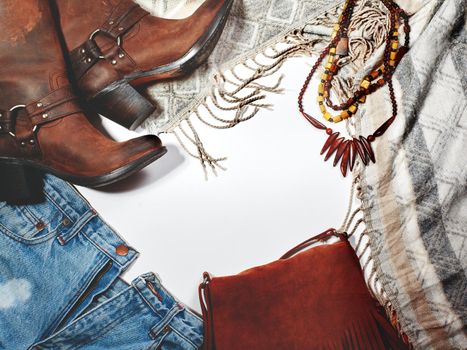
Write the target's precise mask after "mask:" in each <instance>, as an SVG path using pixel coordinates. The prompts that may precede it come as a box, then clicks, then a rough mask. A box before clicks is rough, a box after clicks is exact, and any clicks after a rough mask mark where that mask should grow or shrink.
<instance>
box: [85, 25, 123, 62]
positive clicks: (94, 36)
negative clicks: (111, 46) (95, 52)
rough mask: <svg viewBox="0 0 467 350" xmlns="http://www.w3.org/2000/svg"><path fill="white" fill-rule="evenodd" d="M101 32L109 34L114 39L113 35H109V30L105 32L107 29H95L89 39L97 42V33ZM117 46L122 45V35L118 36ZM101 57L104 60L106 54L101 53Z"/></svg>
mask: <svg viewBox="0 0 467 350" xmlns="http://www.w3.org/2000/svg"><path fill="white" fill-rule="evenodd" d="M99 33H102V34H104V35H106V36H108V37H109V38H112V39H113V37H112V36H111V35H109V34H108V33H107V32H105V31H103V30H102V29H96V30H95V31H93V32H92V33H91V35H90V36H89V40H91V41H94V42H95V40H94V39H95V38H96V36H97V34H99ZM117 46H118V47H121V46H122V38H121V37H120V36H119V37H117ZM99 59H101V60H103V59H105V56H102V55H100V56H99Z"/></svg>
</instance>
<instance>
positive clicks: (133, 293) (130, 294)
mask: <svg viewBox="0 0 467 350" xmlns="http://www.w3.org/2000/svg"><path fill="white" fill-rule="evenodd" d="M109 294H110V296H109ZM202 333H203V323H202V320H201V319H200V318H199V317H198V316H196V315H195V314H193V313H192V312H191V311H189V310H188V309H186V308H185V307H184V306H183V305H182V304H181V303H180V302H178V301H177V300H176V299H175V298H174V297H173V296H172V295H171V294H170V293H169V292H167V290H166V289H165V288H164V287H163V286H162V285H161V283H160V281H159V279H158V278H157V277H156V276H155V275H154V274H152V273H149V274H146V275H143V276H141V277H139V278H137V279H135V280H134V281H133V283H132V284H131V286H128V285H126V284H125V282H123V281H119V283H116V284H114V285H113V286H112V287H111V288H109V289H108V291H107V292H106V293H105V295H104V296H101V297H100V300H99V301H98V304H97V306H95V307H92V308H91V309H90V310H89V311H87V312H86V313H84V314H83V315H82V316H80V317H78V318H77V319H76V320H75V321H73V322H72V323H71V324H69V325H68V326H67V327H65V328H64V329H62V330H61V331H59V332H58V333H56V334H55V335H53V336H51V337H50V338H49V339H46V340H44V341H42V342H40V343H38V344H35V345H34V346H33V347H31V349H32V350H42V349H60V350H67V349H70V350H71V349H77V348H79V349H88V350H101V349H122V350H124V349H128V350H135V349H154V350H156V349H158V350H159V349H160V350H172V349H186V350H196V349H199V348H200V347H201V346H202V343H203V338H202Z"/></svg>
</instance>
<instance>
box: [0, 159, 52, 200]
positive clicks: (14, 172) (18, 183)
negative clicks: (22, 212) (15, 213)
mask: <svg viewBox="0 0 467 350" xmlns="http://www.w3.org/2000/svg"><path fill="white" fill-rule="evenodd" d="M43 187H44V181H43V174H42V173H41V172H40V171H38V170H36V169H32V168H26V167H24V166H22V165H17V164H0V201H2V202H8V203H10V204H26V203H28V204H31V203H37V202H41V201H42V198H43Z"/></svg>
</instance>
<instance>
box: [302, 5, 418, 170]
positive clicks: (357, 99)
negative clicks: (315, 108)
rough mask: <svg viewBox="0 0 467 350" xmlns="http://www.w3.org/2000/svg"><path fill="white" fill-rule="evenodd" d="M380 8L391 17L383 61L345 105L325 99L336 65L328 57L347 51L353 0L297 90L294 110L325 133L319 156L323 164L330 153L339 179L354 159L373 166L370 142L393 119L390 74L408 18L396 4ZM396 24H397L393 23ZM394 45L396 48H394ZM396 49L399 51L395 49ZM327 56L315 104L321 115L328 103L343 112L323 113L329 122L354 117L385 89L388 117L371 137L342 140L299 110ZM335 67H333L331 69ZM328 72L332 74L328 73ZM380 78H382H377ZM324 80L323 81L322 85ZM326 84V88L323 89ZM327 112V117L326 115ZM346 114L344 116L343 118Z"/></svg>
mask: <svg viewBox="0 0 467 350" xmlns="http://www.w3.org/2000/svg"><path fill="white" fill-rule="evenodd" d="M381 1H382V2H383V3H384V5H385V6H386V7H387V8H388V9H389V11H390V14H391V30H390V33H389V34H388V37H387V38H386V49H385V53H384V62H383V64H382V65H381V66H380V67H379V68H378V69H376V70H373V71H372V72H371V73H370V74H369V75H368V76H367V77H365V78H364V79H363V81H362V83H361V84H360V89H359V90H358V91H357V92H356V93H355V96H354V97H352V98H351V99H349V100H348V101H347V102H346V103H344V104H342V105H340V106H334V105H332V103H331V102H330V100H329V101H326V99H329V90H327V88H329V89H330V84H331V81H332V78H333V76H334V75H335V74H337V71H338V69H337V65H336V64H335V62H334V61H333V60H331V58H333V56H335V55H336V54H337V53H340V54H343V53H345V51H346V50H348V38H347V30H348V27H349V25H350V19H351V17H352V14H353V9H354V6H355V3H356V0H348V1H347V3H346V4H345V5H344V9H343V13H342V15H341V17H340V19H339V21H340V24H338V25H337V26H336V27H335V33H334V34H333V37H332V39H331V43H330V44H329V45H328V46H327V47H326V48H325V49H324V51H323V52H322V53H321V54H320V56H319V58H318V60H317V61H316V63H315V64H314V66H313V67H312V69H311V71H310V73H309V74H308V76H307V78H306V79H305V83H304V84H303V87H302V89H301V91H300V94H299V97H298V107H299V111H300V113H301V114H302V115H303V116H304V117H305V118H306V119H307V120H308V121H309V122H310V123H311V124H312V125H313V126H314V127H315V128H317V129H319V130H323V131H325V132H326V133H327V135H328V139H327V141H326V143H325V144H324V146H323V148H322V150H321V155H323V154H324V153H326V156H325V158H324V160H325V161H327V160H328V159H329V158H330V157H331V156H332V155H333V154H334V153H335V157H334V166H336V165H337V164H338V163H339V162H340V163H341V164H340V168H341V172H342V175H343V176H346V175H347V171H348V169H350V171H352V170H353V168H354V165H355V162H356V160H357V156H359V157H360V159H361V160H362V162H363V164H364V165H365V166H366V165H368V164H369V163H370V161H371V162H373V163H375V162H376V159H375V153H374V151H373V148H372V145H371V143H372V142H374V141H375V140H376V138H377V137H380V136H382V135H383V134H384V133H385V132H386V130H387V129H388V128H389V127H390V126H391V124H392V123H393V122H394V120H395V119H396V116H397V101H396V96H395V93H394V87H393V83H392V75H393V73H394V71H395V69H396V67H397V65H398V63H399V62H400V60H401V59H402V57H403V56H404V55H405V53H406V52H407V51H408V47H409V43H410V26H409V23H408V20H409V17H408V15H407V14H406V13H405V12H404V11H403V10H402V9H400V8H399V7H398V6H397V5H396V4H394V3H392V1H390V0H381ZM399 18H402V19H403V21H404V32H405V43H404V45H403V46H402V47H400V48H399V32H398V21H399ZM396 23H397V24H396ZM396 43H397V45H396ZM398 48H399V49H398ZM327 56H329V58H330V60H329V61H328V64H327V65H326V71H325V74H326V76H325V75H323V76H322V77H321V83H320V85H319V86H318V94H319V96H318V103H319V106H320V109H321V111H322V112H323V109H325V107H324V101H326V102H327V103H328V104H331V108H333V106H334V107H336V110H345V109H347V110H346V111H344V112H343V113H341V114H340V115H339V116H338V117H332V116H330V114H329V112H327V111H325V112H323V114H325V119H327V120H328V121H329V122H338V121H341V120H345V119H347V118H349V117H350V116H352V115H354V114H355V113H356V112H357V109H358V103H364V102H365V100H366V97H367V96H368V95H370V94H371V93H373V92H375V91H376V90H377V89H379V88H381V87H382V86H384V85H385V84H386V83H387V84H388V87H389V95H390V99H391V104H392V116H391V117H390V118H389V119H388V120H386V122H384V123H383V124H382V125H381V126H380V127H379V128H378V129H377V130H376V131H375V132H374V133H373V134H372V135H369V136H367V137H364V136H360V137H359V138H352V139H345V137H339V135H340V133H339V132H334V131H333V130H332V129H331V128H328V127H326V126H325V125H324V124H322V123H321V122H319V121H318V120H317V119H315V118H314V117H312V116H311V115H310V114H308V113H306V112H305V110H304V107H303V98H304V95H305V92H306V90H307V89H308V86H309V85H310V82H311V79H312V78H313V76H314V75H315V73H316V71H317V70H318V67H319V66H320V65H321V64H322V63H323V61H324V59H325V58H326V57H327ZM329 63H331V65H329ZM333 67H336V68H333ZM331 71H332V73H331ZM381 77H382V78H381ZM374 80H376V81H377V82H376V83H373V84H372V81H374ZM323 81H324V82H323ZM327 85H329V86H327ZM326 113H328V114H329V116H328V115H327V114H326ZM347 115H348V116H347Z"/></svg>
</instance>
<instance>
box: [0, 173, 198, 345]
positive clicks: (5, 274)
mask: <svg viewBox="0 0 467 350" xmlns="http://www.w3.org/2000/svg"><path fill="white" fill-rule="evenodd" d="M44 194H45V200H44V202H43V203H40V204H35V205H26V206H12V205H7V204H6V203H3V202H0V349H5V350H17V349H18V350H24V349H27V348H30V347H31V346H32V345H33V344H35V343H38V342H40V341H42V340H44V339H47V338H50V337H51V336H52V337H53V335H54V334H56V333H57V332H58V333H59V334H60V335H59V336H58V338H51V340H50V341H52V342H55V341H58V340H57V339H60V342H64V340H63V334H65V333H66V334H70V332H69V330H70V329H74V330H75V331H76V332H77V333H76V334H77V335H78V334H80V332H79V329H80V328H81V327H84V325H86V326H89V325H91V324H92V319H93V316H89V313H91V314H92V315H95V316H96V324H94V325H92V326H91V328H93V329H101V332H100V337H101V338H102V339H101V341H102V344H106V343H107V342H109V343H111V342H112V339H117V338H118V337H115V336H114V335H112V332H109V331H108V329H109V328H108V327H109V326H107V327H104V328H105V329H104V328H102V327H101V326H100V324H103V323H105V322H106V321H108V322H109V323H113V322H116V323H120V322H121V320H122V318H120V316H119V310H121V312H122V313H124V314H126V315H132V317H133V322H134V323H135V324H137V323H138V321H137V320H138V319H139V317H141V321H140V322H141V323H144V322H146V320H149V318H150V317H149V316H148V313H149V310H152V308H154V309H155V310H156V311H159V309H161V310H162V308H163V305H165V304H160V305H158V306H157V307H155V306H154V305H157V304H154V300H153V299H154V297H152V298H151V295H150V294H148V291H150V290H149V289H147V288H148V287H146V290H145V289H144V288H142V287H141V283H142V282H141V281H143V280H144V277H142V278H141V279H138V280H137V281H135V282H134V284H133V286H132V287H128V286H127V285H126V284H125V283H124V282H122V281H121V280H119V279H118V276H119V275H120V274H121V273H122V272H123V271H124V270H125V269H127V268H128V267H129V265H130V264H131V263H132V262H133V261H134V260H135V259H136V257H137V255H138V253H137V252H136V251H135V250H134V249H132V248H131V247H130V246H129V245H128V244H127V243H126V242H125V241H124V240H123V239H122V238H121V237H119V236H118V235H117V234H116V233H115V232H114V231H113V230H112V229H111V228H110V227H109V226H108V225H107V224H106V223H105V222H104V221H103V220H102V219H100V218H99V216H98V215H97V213H96V212H95V211H94V210H93V209H92V208H91V206H90V205H89V203H87V201H86V200H85V199H84V198H83V197H82V196H81V195H80V194H79V193H78V192H77V191H76V190H75V189H74V188H73V187H72V186H71V185H69V184H67V183H66V182H63V181H61V180H59V179H57V178H55V177H53V176H46V178H45V188H44ZM122 247H124V248H126V247H127V248H128V249H121V248H122ZM117 248H119V249H117ZM117 252H118V253H117ZM147 278H148V279H151V277H150V276H148V277H147ZM153 279H154V285H155V286H157V287H154V288H156V289H155V290H158V289H157V288H161V287H160V284H159V282H158V281H157V280H156V279H155V278H153ZM136 293H138V294H140V295H144V296H145V297H146V299H145V300H147V302H145V304H144V305H146V309H144V307H143V303H142V302H139V301H138V299H137V298H136V297H137V295H136ZM160 293H162V294H161V295H167V297H166V299H164V303H165V302H166V301H167V304H166V305H165V307H167V308H168V309H170V310H171V312H172V313H175V311H173V310H172V308H173V304H174V303H175V302H172V300H173V298H172V299H171V298H170V297H169V294H168V293H166V294H164V293H165V292H163V289H161V292H160ZM112 295H113V296H112ZM109 298H110V299H109ZM110 301H112V302H111V304H112V305H113V309H112V310H109V309H108V306H107V307H106V306H105V305H108V303H109V302H110ZM106 303H107V304H106ZM101 304H102V306H101ZM132 306H133V307H134V308H132ZM91 308H93V309H92V310H91ZM158 308H159V309H158ZM94 309H95V310H94ZM105 310H108V311H109V312H108V313H107V314H105ZM123 310H125V311H123ZM91 311H92V312H91ZM84 312H88V314H87V315H88V316H86V317H84V318H80V320H81V321H80V322H79V323H78V324H76V323H74V321H75V319H77V318H78V317H82V316H81V315H82V314H83V313H84ZM162 314H164V313H163V312H162V311H161V313H160V314H156V315H159V316H161V315H162ZM184 314H188V312H187V311H185V310H184V308H182V309H181V311H180V312H179V313H177V317H175V318H174V320H176V321H174V322H181V324H183V326H181V327H178V328H177V327H175V326H174V327H173V329H174V330H175V329H180V332H182V331H185V329H187V330H188V333H186V334H188V336H187V337H188V338H189V339H191V336H192V335H193V332H194V333H196V334H195V335H194V336H193V339H194V340H191V341H187V342H186V343H187V344H189V346H188V345H187V346H186V347H178V345H173V346H172V347H171V345H168V347H167V346H166V347H165V348H164V347H163V349H192V348H193V347H192V345H193V344H197V343H198V342H199V337H200V336H199V334H202V333H201V332H200V331H199V329H200V328H202V323H201V322H200V320H199V319H198V318H197V317H195V316H193V315H191V313H190V316H187V319H189V320H192V322H191V321H186V322H188V323H186V322H185V323H184V321H183V315H184ZM114 316H115V317H119V318H118V320H112V317H114ZM164 316H165V314H164ZM156 318H157V317H156ZM83 320H85V322H84V323H83ZM153 321H155V319H153ZM161 322H162V323H166V319H161ZM190 322H191V323H190ZM141 323H140V325H141ZM153 323H154V325H153V326H152V327H154V326H155V325H156V324H157V322H153ZM185 324H188V326H187V328H185ZM69 327H71V328H69ZM190 329H193V330H194V329H196V330H197V332H196V331H193V332H192V331H189V330H190ZM62 331H63V333H62ZM83 331H84V329H83ZM133 332H134V334H133ZM141 332H142V330H141V329H139V328H138V329H135V328H132V327H130V326H129V325H127V327H126V330H125V332H123V333H124V334H125V335H126V336H127V337H128V338H127V339H128V342H126V343H125V344H129V342H131V341H132V340H133V339H134V340H135V341H136V340H137V341H138V343H136V344H135V346H129V345H128V347H126V348H128V349H130V348H131V349H139V347H138V344H140V341H142V340H141V337H142V335H141V334H140V333H141ZM151 334H152V335H155V334H157V336H158V337H162V336H161V334H162V333H160V334H159V333H157V330H156V332H151V333H147V332H146V337H147V341H148V342H149V343H151V342H152V343H153V342H154V341H156V339H152V336H151ZM173 334H175V331H174V332H169V334H167V335H166V336H165V338H164V339H167V341H168V342H170V341H172V340H171V339H172V338H173V337H174V336H173ZM94 336H97V334H94ZM182 338H183V337H182ZM177 339H178V338H177ZM81 340H82V341H83V342H84V339H79V337H78V338H77V337H71V338H70V341H71V342H72V343H73V344H74V345H73V346H71V347H72V348H74V349H76V348H78V347H80V348H87V347H86V346H84V347H81V346H78V345H77V344H79V343H77V342H79V341H81ZM177 341H178V342H179V343H180V342H181V341H179V340H177ZM190 342H191V343H193V344H190ZM49 344H50V343H47V345H46V346H49ZM53 344H55V343H53ZM64 344H65V343H64ZM95 344H99V343H98V342H97V340H96V343H95ZM167 344H171V343H167ZM173 344H178V343H177V342H175V341H174V343H173ZM184 344H185V343H184ZM44 346H45V345H44ZM96 346H97V347H96ZM102 346H103V347H99V345H92V347H90V348H91V349H119V348H120V346H119V344H114V345H113V346H109V347H107V346H106V345H102ZM46 348H50V346H49V347H46ZM52 348H54V349H61V348H62V347H61V346H59V347H57V346H55V347H52ZM146 348H150V347H146Z"/></svg>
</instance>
